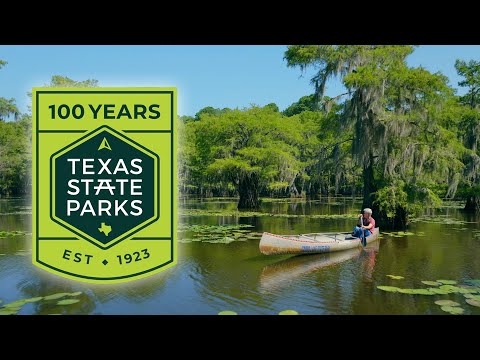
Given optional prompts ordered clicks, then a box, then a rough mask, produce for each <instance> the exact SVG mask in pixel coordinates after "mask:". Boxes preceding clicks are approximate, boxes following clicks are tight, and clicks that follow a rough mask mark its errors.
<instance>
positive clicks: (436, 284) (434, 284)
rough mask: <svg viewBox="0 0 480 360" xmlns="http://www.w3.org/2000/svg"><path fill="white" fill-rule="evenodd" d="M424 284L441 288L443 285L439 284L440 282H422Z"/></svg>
mask: <svg viewBox="0 0 480 360" xmlns="http://www.w3.org/2000/svg"><path fill="white" fill-rule="evenodd" d="M422 284H425V285H430V286H439V285H441V283H439V282H437V281H430V280H422Z"/></svg>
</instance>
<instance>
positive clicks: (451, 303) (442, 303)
mask: <svg viewBox="0 0 480 360" xmlns="http://www.w3.org/2000/svg"><path fill="white" fill-rule="evenodd" d="M435 304H437V305H440V306H460V304H459V303H457V302H455V301H452V300H437V301H435Z"/></svg>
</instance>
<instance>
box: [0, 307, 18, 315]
mask: <svg viewBox="0 0 480 360" xmlns="http://www.w3.org/2000/svg"><path fill="white" fill-rule="evenodd" d="M17 312H18V310H13V309H8V308H4V309H0V315H16V314H17Z"/></svg>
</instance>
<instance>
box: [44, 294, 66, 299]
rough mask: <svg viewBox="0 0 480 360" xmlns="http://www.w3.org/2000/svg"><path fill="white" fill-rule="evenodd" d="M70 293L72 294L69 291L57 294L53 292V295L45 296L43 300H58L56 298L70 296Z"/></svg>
mask: <svg viewBox="0 0 480 360" xmlns="http://www.w3.org/2000/svg"><path fill="white" fill-rule="evenodd" d="M68 295H70V294H69V293H57V294H52V295H48V296H45V297H44V298H43V300H56V299H60V298H62V297H65V296H68Z"/></svg>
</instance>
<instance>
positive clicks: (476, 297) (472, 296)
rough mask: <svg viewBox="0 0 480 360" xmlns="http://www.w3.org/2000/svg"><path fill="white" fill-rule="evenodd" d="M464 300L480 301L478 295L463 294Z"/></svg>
mask: <svg viewBox="0 0 480 360" xmlns="http://www.w3.org/2000/svg"><path fill="white" fill-rule="evenodd" d="M463 296H464V297H465V299H473V300H478V301H480V295H473V294H463Z"/></svg>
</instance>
